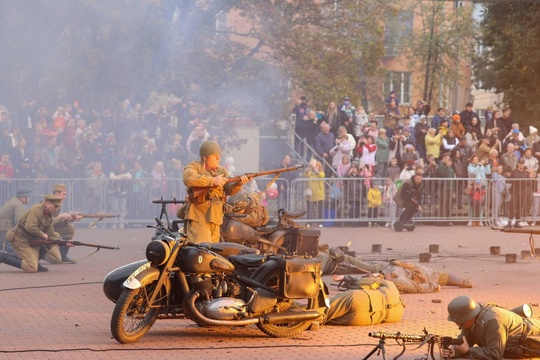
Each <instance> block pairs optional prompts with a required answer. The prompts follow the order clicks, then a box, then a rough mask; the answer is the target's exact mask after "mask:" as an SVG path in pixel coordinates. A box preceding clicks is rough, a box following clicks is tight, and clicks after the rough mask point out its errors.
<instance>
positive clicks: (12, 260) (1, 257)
mask: <svg viewBox="0 0 540 360" xmlns="http://www.w3.org/2000/svg"><path fill="white" fill-rule="evenodd" d="M0 263H4V264H6V265H9V266H13V267H16V268H18V269H20V268H21V266H22V260H21V259H20V258H18V257H17V256H15V255H13V254H10V253H8V252H7V251H0Z"/></svg>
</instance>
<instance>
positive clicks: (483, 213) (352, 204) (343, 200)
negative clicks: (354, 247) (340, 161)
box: [289, 178, 540, 226]
mask: <svg viewBox="0 0 540 360" xmlns="http://www.w3.org/2000/svg"><path fill="white" fill-rule="evenodd" d="M399 183H400V181H397V182H395V183H392V182H388V180H387V179H381V178H373V179H363V178H355V179H351V178H317V179H313V178H311V179H307V178H298V179H294V180H293V181H292V183H291V195H290V203H289V209H291V210H304V211H306V215H305V216H304V217H303V218H302V219H300V220H299V222H304V223H312V225H315V224H319V225H322V226H336V225H347V226H351V225H359V224H361V223H364V224H369V223H372V224H373V225H374V226H382V225H386V223H393V222H394V221H395V220H396V219H397V218H398V217H399V213H400V209H397V208H396V206H395V203H394V201H393V195H394V194H395V192H396V191H397V188H398V187H399ZM392 185H393V186H394V187H395V188H393V187H392ZM396 185H397V186H396ZM539 185H540V180H539V179H506V180H505V179H502V180H494V179H487V180H480V179H478V180H477V179H471V178H454V179H439V178H424V179H423V186H424V191H423V199H421V204H422V212H419V213H417V215H416V216H415V221H418V222H426V223H449V222H452V223H467V224H469V225H497V226H505V225H506V224H507V223H508V221H509V219H510V220H512V219H517V222H518V223H519V222H528V223H533V222H536V221H539V220H540V217H539V216H540V191H539V190H540V186H539ZM372 187H377V188H379V191H380V197H381V204H380V205H378V206H370V204H369V201H368V198H369V197H370V194H369V189H370V188H372ZM307 189H311V190H307ZM475 190H476V191H475ZM375 193H376V191H374V192H373V193H372V194H371V195H374V194H375ZM475 193H479V196H475ZM522 225H523V226H524V225H525V224H524V223H523V224H522Z"/></svg>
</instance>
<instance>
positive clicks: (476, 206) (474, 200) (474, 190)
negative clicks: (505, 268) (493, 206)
mask: <svg viewBox="0 0 540 360" xmlns="http://www.w3.org/2000/svg"><path fill="white" fill-rule="evenodd" d="M469 197H470V198H471V201H470V204H471V206H472V213H471V214H472V218H471V219H470V220H471V221H472V220H474V219H481V217H482V208H483V206H484V204H485V197H486V191H485V190H484V187H483V186H482V182H481V181H480V180H476V181H475V182H474V183H471V185H470V187H469ZM472 226H483V225H482V221H472Z"/></svg>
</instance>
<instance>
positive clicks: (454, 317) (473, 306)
mask: <svg viewBox="0 0 540 360" xmlns="http://www.w3.org/2000/svg"><path fill="white" fill-rule="evenodd" d="M481 309H482V308H481V307H480V305H478V304H477V303H476V301H474V300H473V299H472V298H471V297H470V296H466V295H462V296H458V297H457V298H455V299H454V300H452V301H450V303H449V304H448V320H449V321H453V322H455V323H456V324H458V325H459V326H461V325H463V324H464V323H466V322H467V321H469V320H471V319H472V318H474V317H475V316H476V315H478V314H479V313H480V310H481Z"/></svg>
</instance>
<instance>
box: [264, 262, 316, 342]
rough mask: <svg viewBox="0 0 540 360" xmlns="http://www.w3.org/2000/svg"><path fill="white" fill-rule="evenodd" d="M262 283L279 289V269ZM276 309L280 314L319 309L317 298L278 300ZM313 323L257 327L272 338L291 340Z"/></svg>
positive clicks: (304, 322)
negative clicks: (290, 338) (301, 300)
mask: <svg viewBox="0 0 540 360" xmlns="http://www.w3.org/2000/svg"><path fill="white" fill-rule="evenodd" d="M260 282H261V283H263V284H265V285H266V286H270V287H272V288H274V289H279V268H275V269H273V270H271V271H270V272H269V273H268V274H266V275H265V276H264V277H263V278H262V280H261V281H260ZM276 307H277V308H278V309H279V311H280V312H283V311H295V310H297V311H302V310H313V309H316V308H317V307H318V300H317V297H315V298H311V299H305V301H303V302H300V301H296V300H295V301H293V300H291V299H283V298H278V303H277V304H276ZM312 322H313V320H309V321H300V322H295V323H278V324H265V323H257V327H258V328H259V329H260V330H261V331H262V332H264V333H265V334H267V335H270V336H272V337H275V338H289V337H293V336H296V335H298V334H301V333H302V332H303V331H304V330H306V329H307V328H308V327H309V326H310V325H311V323H312Z"/></svg>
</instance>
